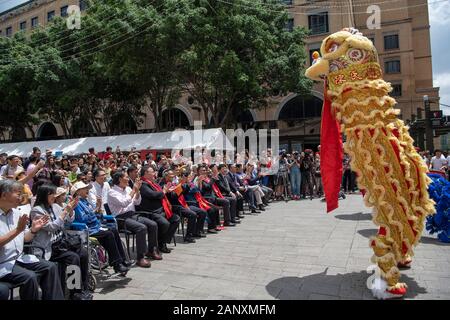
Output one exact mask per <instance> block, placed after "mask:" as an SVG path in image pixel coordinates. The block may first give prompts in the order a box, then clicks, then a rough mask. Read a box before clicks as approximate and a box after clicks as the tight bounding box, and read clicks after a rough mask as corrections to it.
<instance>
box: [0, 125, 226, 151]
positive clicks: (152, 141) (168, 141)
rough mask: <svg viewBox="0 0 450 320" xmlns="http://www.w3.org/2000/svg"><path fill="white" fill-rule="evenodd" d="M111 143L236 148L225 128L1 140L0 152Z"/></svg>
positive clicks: (97, 148) (151, 147)
mask: <svg viewBox="0 0 450 320" xmlns="http://www.w3.org/2000/svg"><path fill="white" fill-rule="evenodd" d="M108 146H111V147H112V148H113V150H115V148H116V147H117V146H119V147H120V150H121V151H130V150H131V149H132V148H133V147H134V148H135V149H136V150H190V149H195V148H196V147H201V148H207V149H209V150H213V149H215V150H233V149H234V148H233V145H232V144H231V142H230V141H229V139H228V138H227V137H226V135H225V133H224V132H223V130H222V129H221V128H214V129H205V130H201V129H199V130H191V131H187V130H176V131H171V132H158V133H142V134H125V135H119V136H106V137H87V138H78V139H66V140H46V141H31V142H16V143H5V144H0V153H7V154H8V155H18V156H26V155H29V154H31V152H32V150H33V147H38V148H39V149H41V151H42V152H45V150H46V149H52V150H53V151H62V152H63V154H67V155H75V154H81V153H88V152H89V151H88V150H89V148H91V147H93V148H95V151H97V152H98V151H104V150H105V149H106V147H108Z"/></svg>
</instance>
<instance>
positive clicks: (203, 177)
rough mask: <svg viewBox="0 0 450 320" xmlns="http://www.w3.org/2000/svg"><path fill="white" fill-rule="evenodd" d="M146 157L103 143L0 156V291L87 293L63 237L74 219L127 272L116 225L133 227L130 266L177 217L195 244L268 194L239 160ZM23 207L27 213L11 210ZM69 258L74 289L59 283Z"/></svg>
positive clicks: (162, 248)
mask: <svg viewBox="0 0 450 320" xmlns="http://www.w3.org/2000/svg"><path fill="white" fill-rule="evenodd" d="M156 160H157V161H155V160H154V159H153V156H152V155H151V154H149V155H148V156H147V157H146V159H145V161H142V160H141V157H140V155H139V154H137V153H134V152H130V153H125V152H121V151H120V150H116V152H112V148H111V147H108V148H107V149H106V152H104V153H103V154H101V155H100V154H97V153H96V152H95V150H94V149H93V148H91V149H90V150H89V153H88V154H84V155H78V156H71V157H67V156H58V157H57V156H55V155H54V154H53V151H52V150H47V151H46V153H45V154H41V151H40V150H39V148H33V150H32V153H31V155H30V156H29V157H26V158H21V157H19V156H16V155H9V156H8V155H5V154H2V155H0V299H8V298H9V297H10V289H11V288H18V291H19V296H20V299H23V300H36V299H44V300H61V299H65V297H67V296H68V297H69V299H73V300H90V299H92V298H93V295H92V292H90V291H89V289H88V283H87V282H88V270H89V263H90V261H89V255H88V252H87V250H86V248H85V247H84V245H82V244H81V243H80V244H79V245H78V246H72V247H70V248H67V246H66V245H64V243H65V241H66V237H67V234H68V233H67V232H66V231H67V230H68V229H69V228H70V227H71V225H72V224H74V223H79V224H80V223H81V224H83V225H85V226H86V228H87V230H88V232H89V236H90V237H93V238H95V239H97V241H98V242H99V243H100V245H101V246H102V247H103V248H104V249H105V250H106V252H107V254H108V259H109V261H108V262H109V265H110V266H111V267H112V268H113V270H114V272H115V273H116V274H118V275H121V276H126V275H128V276H129V274H128V272H129V270H130V268H131V267H132V266H133V265H134V263H133V261H131V259H129V258H128V257H127V254H126V250H125V248H124V246H123V244H122V243H123V242H122V239H121V235H120V233H119V232H120V231H121V230H124V229H126V230H127V231H128V232H130V233H132V234H134V235H135V238H136V245H135V246H136V248H135V249H136V250H135V251H136V257H135V258H136V263H135V265H136V266H137V267H141V268H149V267H150V266H151V262H152V261H159V260H163V255H164V254H170V253H171V251H172V250H173V248H169V246H168V244H170V243H171V242H172V240H173V239H174V237H175V234H176V232H177V229H178V228H179V226H180V222H181V223H186V232H185V233H184V239H183V240H184V241H185V242H186V243H195V242H196V241H198V240H199V239H202V238H206V237H207V235H208V234H218V233H219V232H221V231H222V230H224V229H225V228H226V227H236V226H237V225H238V224H239V223H241V220H242V219H244V204H246V205H248V208H249V211H250V212H252V213H260V212H261V211H264V210H265V207H266V206H267V205H268V203H269V202H270V201H271V196H272V189H271V188H269V187H268V186H266V185H264V184H263V179H264V175H262V174H261V170H260V169H261V167H260V164H259V163H256V164H253V163H251V162H250V161H248V159H247V161H246V162H247V163H244V164H243V165H242V164H239V163H236V162H231V161H229V160H226V161H224V162H223V163H217V164H214V163H212V162H213V161H210V159H209V160H206V159H205V161H203V162H201V163H198V164H195V165H194V164H193V163H192V162H189V161H184V160H183V159H181V160H180V159H179V158H177V159H176V160H174V159H172V158H171V157H168V156H164V155H162V156H160V157H159V158H158V159H156ZM222 160H223V159H222ZM23 206H28V207H29V208H30V211H29V214H26V213H23V212H22V211H21V210H19V209H20V208H22V207H23ZM105 215H112V216H113V217H114V218H115V221H116V224H115V226H116V227H112V226H110V225H107V224H104V223H103V218H104V217H105ZM221 215H223V221H221V220H222V219H221ZM205 241H207V239H206V240H205ZM28 247H30V248H28ZM161 263H163V262H161ZM69 265H76V266H78V267H79V268H80V271H81V288H79V289H70V290H68V289H67V286H66V284H65V276H66V272H65V269H66V268H67V266H69Z"/></svg>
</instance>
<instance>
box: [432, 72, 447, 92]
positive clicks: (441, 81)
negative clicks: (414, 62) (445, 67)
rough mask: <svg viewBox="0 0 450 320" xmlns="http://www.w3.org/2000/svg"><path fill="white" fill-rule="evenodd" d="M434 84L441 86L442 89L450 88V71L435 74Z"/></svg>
mask: <svg viewBox="0 0 450 320" xmlns="http://www.w3.org/2000/svg"><path fill="white" fill-rule="evenodd" d="M434 85H435V86H436V87H441V89H442V88H446V89H450V72H445V73H439V74H436V75H435V76H434Z"/></svg>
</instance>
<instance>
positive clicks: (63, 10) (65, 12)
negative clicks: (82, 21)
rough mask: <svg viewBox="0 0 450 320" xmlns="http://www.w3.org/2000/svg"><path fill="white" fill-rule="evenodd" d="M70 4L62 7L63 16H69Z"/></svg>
mask: <svg viewBox="0 0 450 320" xmlns="http://www.w3.org/2000/svg"><path fill="white" fill-rule="evenodd" d="M67 9H68V6H64V7H61V17H67Z"/></svg>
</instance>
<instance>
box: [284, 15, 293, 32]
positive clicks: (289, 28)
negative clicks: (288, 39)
mask: <svg viewBox="0 0 450 320" xmlns="http://www.w3.org/2000/svg"><path fill="white" fill-rule="evenodd" d="M286 30H287V31H289V32H292V31H294V18H289V19H288V21H287V23H286Z"/></svg>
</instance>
